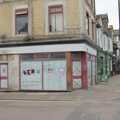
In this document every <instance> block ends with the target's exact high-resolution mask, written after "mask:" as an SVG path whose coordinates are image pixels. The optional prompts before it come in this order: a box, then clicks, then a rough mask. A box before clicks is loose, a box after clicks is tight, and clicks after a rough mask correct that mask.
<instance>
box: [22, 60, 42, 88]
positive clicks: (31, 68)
mask: <svg viewBox="0 0 120 120" xmlns="http://www.w3.org/2000/svg"><path fill="white" fill-rule="evenodd" d="M21 89H25V90H26V89H28V90H41V89H42V62H40V61H25V62H22V63H21Z"/></svg>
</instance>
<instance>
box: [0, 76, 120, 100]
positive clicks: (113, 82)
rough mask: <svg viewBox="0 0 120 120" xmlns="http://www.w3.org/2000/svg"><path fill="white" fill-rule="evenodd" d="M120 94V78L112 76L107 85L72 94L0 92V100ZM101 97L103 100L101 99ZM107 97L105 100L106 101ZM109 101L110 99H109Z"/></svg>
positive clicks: (59, 98) (82, 97) (56, 98)
mask: <svg viewBox="0 0 120 120" xmlns="http://www.w3.org/2000/svg"><path fill="white" fill-rule="evenodd" d="M119 92H120V76H114V77H112V78H110V79H109V80H108V82H107V83H101V84H99V85H95V86H91V87H90V88H89V89H88V90H82V89H80V90H75V91H73V92H2V91H1V92H0V100H26V101H28V100H29V101H32V100H34V101H77V100H78V101H79V100H81V99H83V100H85V99H87V98H89V99H90V98H93V97H94V98H96V99H99V100H100V99H103V98H104V96H105V97H107V95H109V94H110V95H111V97H112V98H113V97H114V96H116V95H117V94H118V93H119ZM102 97H103V98H102ZM108 98H109V96H108V97H107V98H106V99H108ZM110 99H111V98H110Z"/></svg>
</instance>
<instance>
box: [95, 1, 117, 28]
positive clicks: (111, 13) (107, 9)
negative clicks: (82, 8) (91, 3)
mask: <svg viewBox="0 0 120 120" xmlns="http://www.w3.org/2000/svg"><path fill="white" fill-rule="evenodd" d="M104 13H108V17H109V24H112V25H114V29H118V28H119V25H118V23H119V22H118V21H119V20H118V0H96V14H104Z"/></svg>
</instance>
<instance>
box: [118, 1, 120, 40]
mask: <svg viewBox="0 0 120 120" xmlns="http://www.w3.org/2000/svg"><path fill="white" fill-rule="evenodd" d="M118 15H119V41H120V0H118Z"/></svg>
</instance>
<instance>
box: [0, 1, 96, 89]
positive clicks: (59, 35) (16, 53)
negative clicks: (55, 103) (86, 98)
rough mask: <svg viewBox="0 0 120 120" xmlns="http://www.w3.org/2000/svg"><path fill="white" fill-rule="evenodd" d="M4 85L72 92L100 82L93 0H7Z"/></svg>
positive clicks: (0, 69) (0, 6)
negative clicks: (97, 69)
mask: <svg viewBox="0 0 120 120" xmlns="http://www.w3.org/2000/svg"><path fill="white" fill-rule="evenodd" d="M0 18H1V19H0V28H1V29H0V76H1V77H0V79H1V80H0V89H3V90H8V91H20V90H37V91H71V90H73V89H79V88H83V89H87V88H88V87H89V86H90V85H93V84H95V81H96V55H97V50H96V41H95V39H96V32H95V31H96V24H95V1H94V0H20V1H19V0H3V1H2V2H1V3H0Z"/></svg>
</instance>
